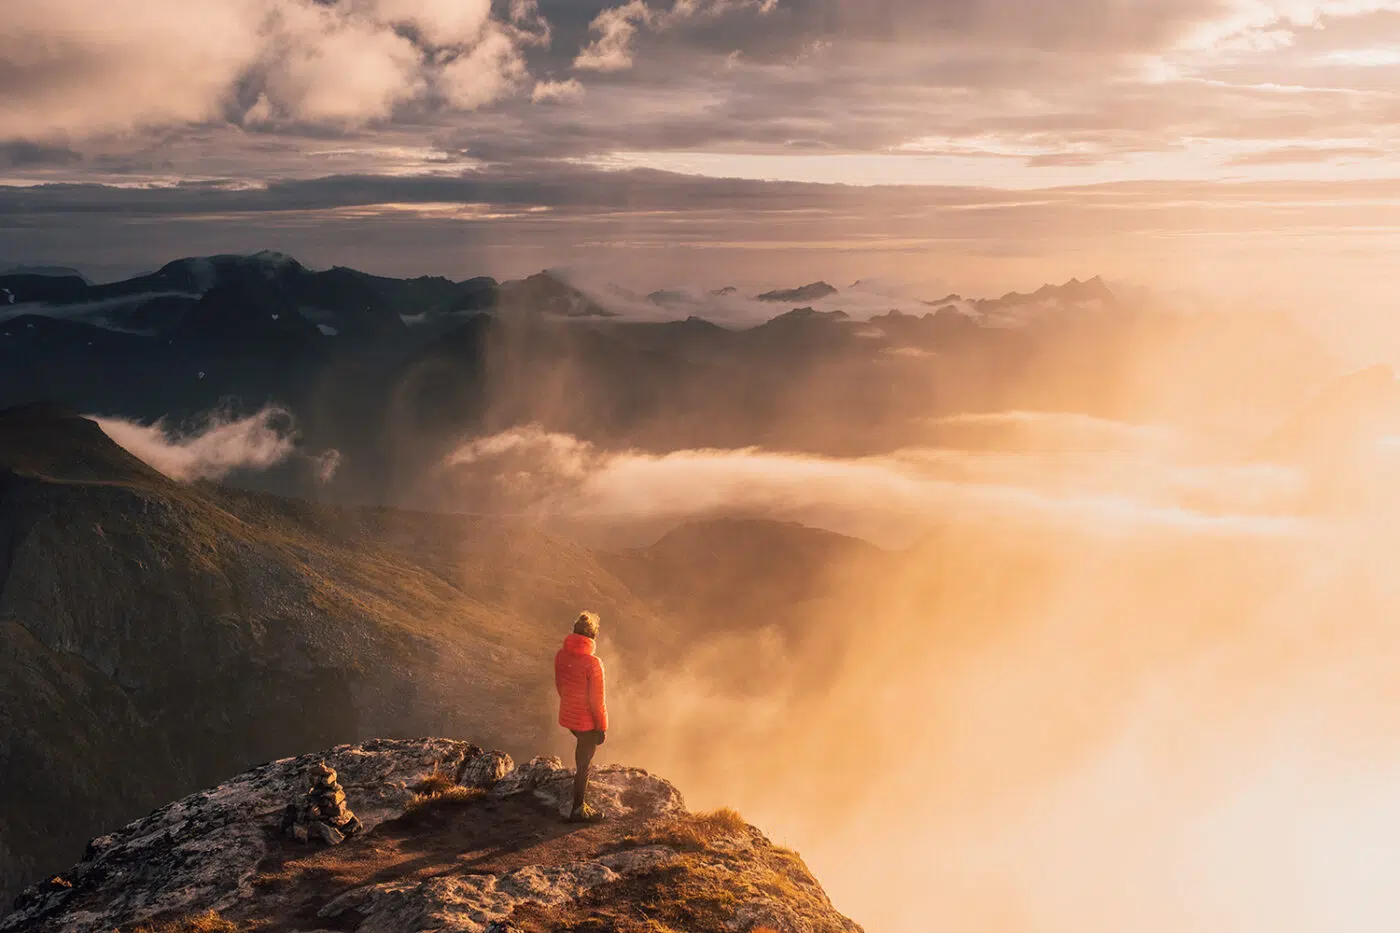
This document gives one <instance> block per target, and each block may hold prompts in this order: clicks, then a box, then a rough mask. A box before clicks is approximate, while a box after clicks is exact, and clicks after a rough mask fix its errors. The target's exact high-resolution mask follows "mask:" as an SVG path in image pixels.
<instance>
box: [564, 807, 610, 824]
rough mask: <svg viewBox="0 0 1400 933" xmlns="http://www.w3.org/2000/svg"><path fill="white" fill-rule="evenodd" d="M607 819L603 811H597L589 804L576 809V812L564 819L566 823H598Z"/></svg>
mask: <svg viewBox="0 0 1400 933" xmlns="http://www.w3.org/2000/svg"><path fill="white" fill-rule="evenodd" d="M606 818H607V814H605V813H604V812H603V811H602V810H595V809H594V808H593V807H590V806H589V805H588V804H584V805H583V806H581V807H575V808H574V811H573V812H572V813H570V814H569V815H568V816H566V817H565V818H564V822H565V823H597V822H599V821H600V820H604V819H606Z"/></svg>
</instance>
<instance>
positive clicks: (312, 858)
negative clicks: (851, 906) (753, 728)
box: [0, 739, 860, 933]
mask: <svg viewBox="0 0 1400 933" xmlns="http://www.w3.org/2000/svg"><path fill="white" fill-rule="evenodd" d="M572 778H573V772H572V771H571V770H569V769H566V768H565V767H564V766H563V764H562V763H561V762H560V761H559V759H557V758H536V759H533V760H531V761H529V762H527V763H526V764H523V765H519V766H516V765H515V764H514V762H512V761H511V759H510V757H509V756H507V755H505V754H503V753H501V752H495V751H488V750H485V749H482V748H479V747H477V746H475V745H471V744H468V743H466V742H458V741H451V740H446V739H415V740H376V741H371V742H366V743H364V744H360V745H341V746H338V747H336V748H333V749H330V750H329V751H326V752H323V753H318V754H312V755H303V756H301V757H299V758H287V759H283V760H280V761H275V762H272V763H270V764H266V765H262V766H260V767H257V768H253V769H252V770H250V771H247V772H245V773H244V774H241V775H239V776H238V777H236V778H234V779H232V780H230V781H227V782H225V783H224V784H221V785H219V786H218V787H215V788H213V789H211V790H208V791H205V792H202V793H198V794H193V795H191V796H189V797H186V798H184V799H183V800H179V801H176V802H175V803H172V804H169V805H167V806H165V807H162V808H161V809H159V810H156V811H155V812H154V813H152V814H150V815H149V816H147V817H145V818H144V819H140V820H137V821H135V822H133V823H131V824H130V825H128V826H126V827H124V828H123V829H121V830H119V831H117V832H115V833H111V834H108V835H105V836H99V837H97V838H96V839H93V840H92V841H91V842H90V843H89V845H88V848H87V853H86V855H85V856H84V859H83V861H81V862H79V863H78V864H77V865H74V866H73V867H72V868H71V869H69V870H68V871H67V872H64V873H62V874H60V875H56V876H54V877H52V878H49V879H47V880H45V881H43V882H40V883H39V884H36V885H32V886H31V887H29V888H28V889H26V890H25V891H24V893H23V894H21V895H20V897H19V898H18V899H17V900H16V902H15V905H14V911H13V912H12V913H10V914H9V915H7V916H5V917H3V918H0V933H20V931H25V933H28V931H44V933H50V931H51V933H99V931H100V933H110V931H113V930H120V931H135V930H139V929H142V928H149V927H150V926H151V925H155V926H156V927H157V928H158V927H159V925H160V924H162V923H165V924H170V926H168V927H167V928H168V929H180V928H181V924H182V923H188V922H190V921H192V920H194V919H195V918H202V922H203V923H204V924H205V928H208V926H207V925H208V924H209V923H210V922H215V920H217V923H218V924H219V925H220V927H221V928H223V929H232V930H239V931H242V930H248V931H255V930H256V931H297V930H304V931H323V930H339V931H357V933H390V931H392V933H412V931H452V933H458V931H460V933H508V931H515V933H532V931H544V930H577V931H585V930H588V931H604V930H608V931H619V933H632V931H637V933H640V931H648V933H665V931H668V930H686V931H716V933H719V931H737V933H751V931H758V930H765V931H783V933H826V931H841V933H852V931H859V930H860V927H858V926H857V925H856V924H854V923H853V922H851V921H850V920H848V919H847V918H845V917H843V916H841V915H840V914H839V913H838V912H837V911H836V910H835V908H833V907H832V905H831V903H830V901H829V900H828V899H827V897H826V895H825V894H824V893H823V891H822V889H821V886H820V885H819V884H818V883H817V882H816V880H815V879H814V878H813V877H812V876H811V874H810V873H809V872H808V870H807V868H806V866H805V865H804V864H803V862H802V860H801V859H800V858H799V857H798V856H797V855H796V853H793V852H791V851H789V850H786V849H783V848H781V847H778V846H774V845H773V844H772V843H771V842H770V841H769V840H768V839H767V838H766V837H764V835H763V834H762V833H761V832H759V831H758V830H757V829H755V828H754V827H752V826H749V825H748V824H746V823H745V822H744V821H743V820H742V819H741V818H739V816H738V815H737V814H735V813H733V812H732V811H717V812H715V813H710V814H694V813H690V812H689V811H687V810H686V808H685V804H684V801H683V800H682V798H681V795H680V793H679V791H677V790H676V788H675V787H674V786H673V785H671V784H670V783H669V782H667V781H665V780H662V779H661V778H658V777H655V776H653V775H651V774H648V773H647V772H645V771H642V770H639V769H635V768H624V767H607V768H602V769H598V770H597V771H595V774H594V779H593V781H592V784H591V786H590V794H589V798H590V801H591V802H593V803H595V805H597V806H600V807H601V808H603V809H604V810H605V811H607V813H608V814H609V819H608V820H606V821H605V822H603V823H599V824H592V825H584V826H579V825H574V824H566V823H563V822H562V821H561V820H560V815H561V813H562V811H563V810H564V808H565V807H566V806H567V803H568V800H569V797H570V794H571V787H572ZM308 801H310V802H308ZM308 821H310V822H309V823H308ZM318 821H321V822H322V823H323V824H324V825H319V826H318V825H316V824H317V822H318ZM331 824H334V826H333V825H331ZM308 825H309V826H310V827H311V829H312V831H311V832H309V833H308V832H307V827H308ZM335 826H339V827H340V829H344V830H345V832H344V833H342V832H340V831H339V830H337V831H335V832H329V831H328V830H330V829H333V828H335ZM196 926H197V924H196ZM185 928H187V929H189V928H193V927H185Z"/></svg>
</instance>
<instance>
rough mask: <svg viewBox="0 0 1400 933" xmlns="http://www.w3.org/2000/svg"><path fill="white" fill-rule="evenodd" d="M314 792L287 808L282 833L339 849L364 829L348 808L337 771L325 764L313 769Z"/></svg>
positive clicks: (312, 785)
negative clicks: (338, 847) (339, 846)
mask: <svg viewBox="0 0 1400 933" xmlns="http://www.w3.org/2000/svg"><path fill="white" fill-rule="evenodd" d="M311 775H312V779H311V789H310V790H308V791H307V792H306V795H305V796H304V797H302V799H301V800H298V801H295V802H293V803H289V804H287V809H286V811H285V812H284V813H283V815H282V831H283V832H285V833H286V834H287V835H289V836H291V837H292V838H293V839H295V840H296V841H297V842H324V843H325V844H326V845H328V846H337V845H340V844H341V843H342V842H344V841H345V840H346V839H348V838H350V837H351V836H354V835H356V834H358V833H359V832H360V830H361V829H363V828H364V824H363V823H361V822H360V818H359V817H358V816H356V815H355V814H354V812H353V811H352V810H351V809H350V808H349V807H348V806H346V803H345V788H343V787H341V786H340V782H339V781H337V780H336V779H335V777H336V775H335V769H334V768H332V767H330V766H329V765H327V764H326V763H325V762H324V761H322V762H318V763H317V765H316V767H314V768H312V769H311Z"/></svg>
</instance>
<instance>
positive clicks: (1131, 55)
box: [0, 0, 1400, 314]
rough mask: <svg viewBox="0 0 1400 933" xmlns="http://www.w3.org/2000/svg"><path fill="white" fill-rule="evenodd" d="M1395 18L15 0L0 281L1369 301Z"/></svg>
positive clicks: (647, 1)
mask: <svg viewBox="0 0 1400 933" xmlns="http://www.w3.org/2000/svg"><path fill="white" fill-rule="evenodd" d="M1397 127H1400V0H1056V2H1045V0H626V2H620V0H104V2H102V3H93V2H91V0H6V2H5V15H4V17H3V22H0V184H3V187H0V260H5V261H10V262H15V261H49V262H66V263H74V264H79V265H84V266H87V267H91V268H94V269H103V268H108V269H114V270H120V269H137V268H142V267H146V266H150V265H153V264H157V263H159V262H162V261H164V260H167V259H169V258H172V257H174V256H177V255H185V254H191V253H207V252H215V251H245V250H254V249H259V248H275V249H281V250H285V251H288V252H291V253H293V254H295V255H297V256H298V257H301V258H303V259H304V260H305V261H307V262H308V263H310V264H313V265H329V264H332V263H342V264H350V265H357V266H360V267H363V268H369V269H371V270H373V271H380V272H386V273H397V274H403V273H420V272H433V273H442V274H447V275H452V276H458V277H460V276H466V275H469V274H473V273H479V272H486V273H494V274H497V275H510V274H516V273H519V272H526V271H533V270H537V269H539V268H542V267H545V266H570V265H575V266H590V267H595V268H597V269H601V270H606V271H607V272H608V274H610V275H613V276H614V277H616V278H619V279H622V280H625V281H626V284H629V285H636V286H656V285H660V284H673V283H676V282H678V281H680V280H684V281H693V282H697V283H701V284H710V285H720V284H727V283H730V282H733V283H737V284H747V283H754V284H767V283H772V284H794V283H796V282H799V281H807V280H810V279H815V278H828V279H831V280H832V281H833V282H837V283H838V284H839V283H840V282H841V280H847V279H851V278H858V277H863V276H865V277H870V276H889V277H897V278H900V279H903V280H905V281H916V282H917V281H928V282H939V283H949V284H951V285H952V286H953V287H957V288H961V289H965V290H968V291H977V292H983V291H998V290H1007V289H1010V288H1018V287H1026V286H1030V285H1034V284H1037V283H1039V282H1040V281H1044V280H1047V279H1056V280H1060V279H1064V278H1068V277H1069V276H1071V275H1078V276H1086V275H1094V274H1100V273H1102V274H1104V275H1106V276H1109V277H1113V278H1118V279H1122V280H1130V281H1134V282H1139V283H1143V284H1153V285H1161V286H1167V287H1182V288H1191V289H1215V290H1217V291H1218V292H1219V293H1221V294H1225V293H1228V294H1229V295H1231V296H1241V297H1248V298H1249V299H1250V300H1255V299H1257V300H1261V301H1263V300H1267V301H1272V302H1282V303H1290V302H1292V303H1299V304H1305V305H1309V306H1312V307H1314V308H1316V306H1317V305H1318V304H1319V303H1331V302H1336V303H1346V304H1347V305H1348V306H1359V307H1364V308H1366V309H1369V310H1370V312H1371V313H1373V314H1381V313H1383V311H1384V309H1385V308H1386V306H1387V304H1388V302H1389V301H1390V299H1391V298H1393V297H1395V292H1396V289H1395V286H1394V285H1393V284H1392V280H1393V279H1394V277H1393V276H1392V275H1390V274H1389V271H1388V269H1389V266H1390V264H1391V263H1392V262H1393V255H1394V254H1395V252H1396V249H1397V247H1400V210H1398V209H1397V203H1400V129H1397Z"/></svg>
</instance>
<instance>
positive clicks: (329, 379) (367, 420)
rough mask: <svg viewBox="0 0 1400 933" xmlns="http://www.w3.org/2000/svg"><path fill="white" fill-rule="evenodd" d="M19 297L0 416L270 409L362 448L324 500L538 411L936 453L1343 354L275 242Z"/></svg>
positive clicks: (554, 423) (1310, 373) (1105, 325)
mask: <svg viewBox="0 0 1400 933" xmlns="http://www.w3.org/2000/svg"><path fill="white" fill-rule="evenodd" d="M0 288H3V289H4V290H5V291H4V293H0V295H9V296H10V298H12V299H13V304H9V305H6V306H0V405H17V404H23V403H27V402H34V401H40V400H56V401H60V402H62V403H64V404H66V405H68V406H69V407H71V408H72V409H74V410H77V411H84V412H94V413H100V414H104V415H113V416H122V417H126V418H132V419H137V420H141V421H145V422H149V421H152V420H155V419H157V418H165V419H168V420H169V421H172V422H174V423H179V422H180V421H181V420H183V419H188V418H192V417H195V416H198V415H201V414H203V413H206V412H208V411H210V410H212V409H228V410H232V411H234V412H251V411H256V410H259V409H261V408H263V407H265V406H268V405H277V406H280V407H283V408H286V409H287V410H288V411H289V412H291V414H292V415H293V416H294V417H295V419H296V421H297V424H298V425H299V428H300V430H301V432H302V436H303V440H304V441H305V443H306V444H307V445H309V446H311V447H315V448H318V449H319V448H331V447H333V448H335V449H337V450H339V451H341V452H342V453H343V454H344V468H343V469H342V470H341V471H340V473H339V474H338V475H337V478H336V480H335V482H334V483H333V484H332V485H331V486H330V487H327V488H324V489H318V490H317V492H318V494H322V495H332V496H339V497H345V498H348V499H352V500H354V501H368V502H392V501H398V500H397V499H396V496H398V495H400V494H401V493H402V492H403V490H405V489H409V488H413V487H415V486H416V485H417V481H418V479H419V478H420V477H421V476H422V475H423V472H424V471H425V470H427V469H430V468H431V467H432V466H433V465H434V464H435V463H436V462H437V460H438V459H440V457H441V456H442V454H443V452H444V451H445V450H447V449H450V448H451V446H452V445H453V444H455V443H457V442H458V441H459V440H460V439H461V438H463V437H466V436H472V435H474V434H479V433H481V432H485V431H499V430H503V429H505V428H509V427H511V426H514V425H520V424H529V423H534V424H540V425H542V426H544V427H546V428H550V429H557V430H561V431H567V432H570V433H573V434H575V435H577V436H580V437H583V438H585V439H589V440H593V441H596V442H599V443H603V444H614V443H623V444H627V445H629V446H634V447H640V448H643V449H656V450H670V449H675V448H677V447H696V446H750V445H766V446H771V447H780V448H787V449H796V450H807V451H814V452H822V453H833V454H848V453H860V452H865V451H872V450H881V449H889V447H890V446H891V445H898V444H900V443H911V442H918V441H919V440H920V439H921V438H922V437H923V436H924V435H923V433H922V428H921V427H920V425H921V424H922V423H924V422H926V420H927V419H928V418H930V417H936V416H938V415H941V414H947V413H954V412H960V411H981V410H995V409H1002V408H1032V409H1040V408H1052V409H1058V410H1073V411H1083V412H1086V413H1090V414H1100V415H1104V416H1110V417H1169V416H1174V415H1177V414H1190V413H1197V414H1199V413H1201V412H1205V411H1217V410H1218V411H1222V412H1228V411H1229V410H1232V409H1234V408H1237V407H1252V408H1255V409H1257V408H1259V407H1261V406H1263V407H1270V406H1272V407H1273V408H1276V409H1279V410H1284V409H1287V408H1288V407H1289V406H1292V405H1295V404H1296V403H1297V402H1299V401H1300V400H1301V396H1300V393H1302V392H1305V391H1306V390H1305V388H1304V387H1305V386H1308V385H1311V384H1315V383H1316V381H1317V380H1318V378H1320V377H1321V376H1322V375H1324V374H1326V373H1327V372H1328V371H1329V368H1330V366H1331V361H1330V360H1329V359H1328V357H1327V355H1326V354H1325V353H1324V352H1323V351H1322V349H1321V348H1320V347H1319V346H1318V345H1317V343H1316V341H1315V340H1314V339H1313V338H1312V337H1311V336H1310V335H1309V334H1308V333H1306V332H1305V331H1304V330H1303V329H1302V328H1301V327H1299V326H1298V325H1297V324H1296V323H1295V322H1294V321H1293V320H1292V319H1290V318H1288V317H1286V316H1283V315H1274V316H1266V315H1249V314H1245V313H1229V314H1178V313H1175V312H1172V311H1170V310H1164V309H1162V308H1158V307H1140V306H1134V305H1130V304H1127V303H1125V302H1123V301H1121V300H1120V299H1118V298H1117V297H1116V295H1115V293H1114V291H1113V290H1112V288H1111V287H1110V286H1108V285H1107V284H1106V283H1104V282H1103V281H1102V280H1101V279H1097V278H1095V279H1090V280H1088V281H1078V280H1071V281H1070V282H1068V283H1065V284H1064V285H1059V286H1050V285H1047V286H1045V287H1044V288H1041V289H1039V290H1037V291H1036V292H1034V293H1030V294H1019V293H1012V294H1009V295H1005V296H1002V297H1001V298H997V299H991V300H983V299H979V300H969V299H966V298H963V297H960V296H956V295H950V296H948V297H947V298H945V299H942V300H941V301H939V302H935V303H934V305H935V307H934V308H933V309H932V310H924V311H923V313H908V312H905V311H901V310H891V311H889V312H887V313H883V314H880V315H877V316H875V317H873V318H870V319H868V320H865V321H860V320H855V319H853V318H852V317H851V316H850V315H849V314H848V313H846V312H844V311H842V310H838V309H836V308H834V307H832V305H833V304H836V303H839V297H836V298H833V297H832V296H833V295H837V294H838V293H836V290H835V289H833V288H831V286H829V285H827V284H826V283H814V284H813V285H811V286H804V287H802V288H800V289H793V290H790V291H781V290H780V291H775V292H769V293H766V294H765V295H762V296H760V298H762V299H763V300H764V301H770V300H771V301H778V300H787V299H796V298H797V297H798V296H803V297H804V298H806V299H807V300H812V301H815V300H820V299H821V298H823V297H825V299H826V300H823V301H822V303H821V310H818V309H816V308H814V307H812V306H808V305H803V306H799V307H796V308H793V309H791V310H788V311H786V312H784V313H781V314H779V315H777V316H776V317H773V318H772V319H771V320H768V321H766V322H765V323H762V324H760V325H758V326H753V327H749V328H747V329H730V328H726V327H721V326H717V325H715V324H713V323H710V322H707V321H705V320H704V319H703V318H699V317H694V316H692V317H690V318H689V319H687V320H683V321H672V322H655V321H639V320H629V319H628V318H626V317H625V316H620V315H619V312H618V311H617V310H616V309H613V308H609V307H606V306H605V303H606V300H607V299H606V298H594V297H590V296H589V295H588V294H586V293H584V292H583V291H580V290H579V289H577V288H575V287H573V286H571V285H569V284H568V283H567V282H565V281H563V280H562V279H560V278H559V277H557V276H555V275H553V274H550V273H547V272H543V273H539V274H537V275H533V276H530V277H528V278H526V279H522V280H518V281H511V282H504V283H500V282H496V281H495V280H493V279H490V278H484V277H478V278H471V279H465V280H462V281H452V280H449V279H446V278H441V277H421V278H415V279H393V278H385V277H382V276H374V275H369V274H366V273H362V272H358V271H356V270H353V269H347V268H339V267H337V268H333V269H330V270H327V271H321V272H317V271H312V270H309V269H307V268H305V267H304V266H302V265H301V264H300V263H298V262H297V261H296V260H294V259H292V258H290V257H287V256H283V255H280V254H275V253H258V254H254V255H252V256H214V257H208V258H197V259H181V260H177V261H175V262H172V263H169V264H167V265H166V266H164V267H162V268H161V269H159V270H158V271H156V272H154V273H151V274H149V275H144V276H139V277H137V278H133V279H129V280H126V281H122V282H115V283H110V284H106V285H90V284H88V283H87V282H86V281H84V280H82V279H81V278H77V277H73V276H46V275H32V274H26V275H17V276H3V277H0ZM672 297H674V296H671V294H670V293H667V292H659V293H656V294H654V295H653V296H652V298H653V299H654V302H653V303H655V301H660V302H662V303H664V302H665V301H669V300H671V298H672ZM920 307H922V306H920ZM1188 374H1189V375H1188ZM1166 387H1170V389H1171V391H1169V392H1168V391H1164V388H1166ZM262 481H263V482H265V483H268V484H271V485H272V487H273V488H275V489H279V490H281V491H284V492H295V493H305V492H308V491H309V490H308V487H306V486H305V485H304V483H305V479H304V478H302V479H298V478H297V477H293V476H288V475H278V474H269V475H268V476H267V477H264V479H263V480H262Z"/></svg>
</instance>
